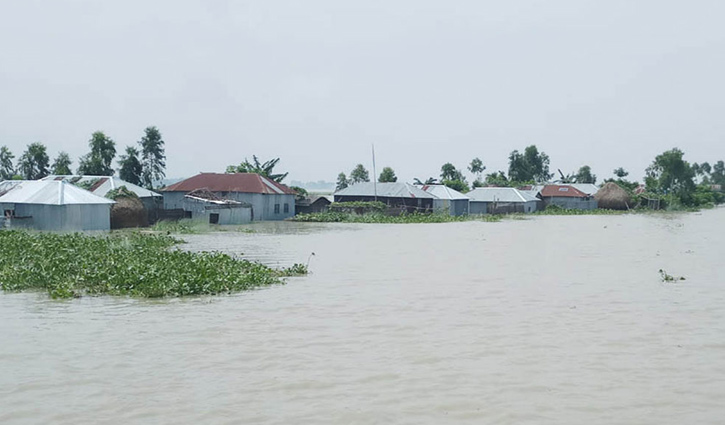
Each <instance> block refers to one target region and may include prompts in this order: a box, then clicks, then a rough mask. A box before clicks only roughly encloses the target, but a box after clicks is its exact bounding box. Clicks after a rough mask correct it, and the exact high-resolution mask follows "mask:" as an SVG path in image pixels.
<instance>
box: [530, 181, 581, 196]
mask: <svg viewBox="0 0 725 425" xmlns="http://www.w3.org/2000/svg"><path fill="white" fill-rule="evenodd" d="M541 196H543V197H545V198H586V197H588V196H589V195H587V194H586V193H584V192H582V191H581V190H579V189H577V188H575V187H573V186H572V185H568V184H547V185H546V186H544V188H543V189H541Z"/></svg>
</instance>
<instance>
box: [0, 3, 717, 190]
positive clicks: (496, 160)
mask: <svg viewBox="0 0 725 425" xmlns="http://www.w3.org/2000/svg"><path fill="white" fill-rule="evenodd" d="M724 17H725V2H723V1H722V0H712V1H697V0H695V1H692V0H691V1H672V0H637V1H632V0H622V1H618V0H602V1H587V0H559V1H555V0H547V1H543V0H539V1H534V0H528V1H526V0H511V1H503V0H499V1H483V0H471V1H450V0H449V1H444V0H440V1H430V0H401V1H395V0H381V1H378V0H365V1H340V0H300V1H292V0H284V1H276V0H257V1H225V0H199V1H197V0H159V1H153V0H122V1H116V0H113V1H111V0H104V1H98V0H86V1H84V0H74V1H71V0H52V1H48V0H43V1H34V0H14V1H13V0H0V145H8V146H9V147H10V148H11V150H12V151H13V152H14V153H15V154H16V156H19V155H20V154H21V153H22V150H24V148H25V146H26V145H27V144H28V143H31V142H35V141H41V142H43V143H45V144H46V145H47V146H48V149H49V153H50V155H51V157H53V156H55V155H56V153H57V152H58V151H59V150H65V151H67V152H69V153H70V154H71V156H72V157H73V159H74V164H73V168H74V169H75V167H76V166H77V157H78V156H80V155H82V154H84V153H86V152H87V149H88V148H87V141H88V139H89V137H90V134H91V133H92V132H93V131H95V130H102V131H104V132H106V134H107V135H109V136H110V137H112V138H113V139H114V140H115V141H116V143H117V149H118V151H119V152H120V151H122V150H123V149H124V148H125V146H126V145H129V144H133V143H135V142H136V141H137V140H138V139H139V138H140V137H141V135H142V132H143V129H144V128H145V127H146V126H149V125H156V126H157V127H159V129H160V130H161V131H162V133H163V136H164V139H165V141H166V151H167V157H168V158H167V161H168V164H167V176H169V177H183V176H190V175H193V174H195V173H197V172H200V171H219V172H222V171H223V170H224V169H225V167H226V166H227V165H229V164H232V163H239V162H240V161H241V160H242V159H243V158H244V157H250V158H251V155H252V154H256V155H258V156H260V157H261V158H263V159H267V158H270V157H281V158H282V161H281V162H280V165H279V167H280V170H282V171H289V172H290V180H303V181H307V180H329V181H334V179H335V177H336V176H337V173H338V172H340V171H345V172H349V170H350V169H352V167H353V166H354V165H355V164H356V163H358V162H362V163H364V164H365V165H366V166H368V167H370V165H371V164H370V163H371V160H370V156H371V155H370V146H371V144H372V143H374V144H375V149H376V153H377V165H378V172H379V171H380V169H381V168H382V167H383V166H391V167H393V168H394V169H395V170H396V172H397V174H398V176H399V177H400V178H401V179H404V180H408V181H409V180H411V179H412V178H413V177H420V178H426V177H429V176H437V175H438V174H439V173H440V166H441V164H443V163H444V162H449V161H450V162H452V163H454V164H455V165H456V166H458V167H461V168H463V167H465V166H466V165H467V163H468V162H470V160H471V159H472V158H473V157H476V156H477V157H480V158H481V159H482V160H483V162H484V164H485V165H486V166H487V167H488V170H487V172H488V171H493V170H499V169H501V170H507V166H508V165H507V157H508V154H509V152H510V151H511V150H513V149H519V150H523V148H524V147H525V146H527V145H529V144H532V143H533V144H536V145H537V146H538V147H539V149H540V150H543V151H545V152H546V153H548V154H549V156H550V157H551V166H552V171H553V170H555V169H556V168H561V169H562V171H564V172H565V173H566V172H571V171H574V170H576V169H577V168H578V167H579V166H581V165H583V164H589V165H591V166H592V168H593V171H594V172H595V173H596V174H597V175H599V177H600V180H601V179H602V178H605V177H610V176H611V170H612V169H613V168H615V167H619V166H623V167H625V168H626V169H628V170H630V172H631V174H632V176H634V177H635V178H641V176H642V174H643V170H644V168H645V167H646V166H647V165H648V164H649V163H650V162H651V160H652V158H653V157H654V156H655V155H656V154H657V153H660V152H662V151H664V150H666V149H669V148H672V147H675V146H677V147H680V148H681V149H683V150H684V151H685V153H686V159H688V160H689V161H691V162H692V161H694V162H702V161H710V162H711V163H712V162H714V161H715V160H717V159H725V83H724V79H725V25H724V24H723V22H724Z"/></svg>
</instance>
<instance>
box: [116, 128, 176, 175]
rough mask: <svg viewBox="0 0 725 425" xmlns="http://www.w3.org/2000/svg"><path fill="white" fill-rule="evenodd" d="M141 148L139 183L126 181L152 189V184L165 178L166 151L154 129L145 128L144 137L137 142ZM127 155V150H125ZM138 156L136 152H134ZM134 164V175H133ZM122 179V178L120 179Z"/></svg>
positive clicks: (156, 130)
mask: <svg viewBox="0 0 725 425" xmlns="http://www.w3.org/2000/svg"><path fill="white" fill-rule="evenodd" d="M138 144H139V145H140V146H141V170H142V171H141V173H140V175H141V178H140V182H139V183H135V182H132V181H130V180H126V179H124V180H126V181H128V182H129V183H134V184H141V183H142V184H143V186H144V187H145V188H147V189H153V188H154V183H155V182H159V181H160V180H162V179H163V178H164V177H165V176H166V172H165V169H166V150H165V148H164V144H165V142H164V139H163V138H162V137H161V132H160V131H159V129H158V128H156V127H153V126H152V127H146V128H145V129H144V136H143V137H142V138H141V140H139V141H138ZM126 154H127V155H128V154H129V152H128V149H126ZM136 156H138V151H137V152H136ZM135 167H136V166H135V164H134V173H135ZM121 178H123V177H121Z"/></svg>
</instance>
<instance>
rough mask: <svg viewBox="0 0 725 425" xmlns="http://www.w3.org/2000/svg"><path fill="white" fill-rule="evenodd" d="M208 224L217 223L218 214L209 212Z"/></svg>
mask: <svg viewBox="0 0 725 425" xmlns="http://www.w3.org/2000/svg"><path fill="white" fill-rule="evenodd" d="M209 224H219V214H217V213H210V214H209Z"/></svg>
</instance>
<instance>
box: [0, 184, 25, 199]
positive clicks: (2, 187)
mask: <svg viewBox="0 0 725 425" xmlns="http://www.w3.org/2000/svg"><path fill="white" fill-rule="evenodd" d="M25 181H32V180H3V181H0V196H3V195H4V194H6V193H8V192H10V191H11V190H12V189H14V188H15V186H17V185H19V184H20V183H22V182H25Z"/></svg>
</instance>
